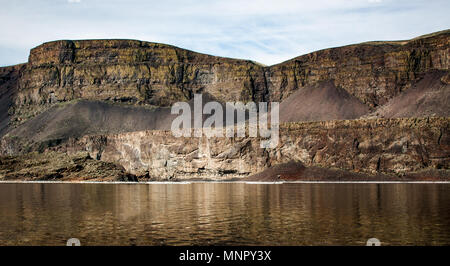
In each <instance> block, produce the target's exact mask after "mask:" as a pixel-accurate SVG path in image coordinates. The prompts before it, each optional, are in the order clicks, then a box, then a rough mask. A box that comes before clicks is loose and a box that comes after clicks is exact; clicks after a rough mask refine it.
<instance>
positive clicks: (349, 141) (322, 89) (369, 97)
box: [0, 30, 450, 179]
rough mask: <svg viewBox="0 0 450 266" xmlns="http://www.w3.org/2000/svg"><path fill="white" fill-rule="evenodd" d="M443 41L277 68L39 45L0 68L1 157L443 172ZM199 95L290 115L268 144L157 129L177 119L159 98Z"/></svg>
mask: <svg viewBox="0 0 450 266" xmlns="http://www.w3.org/2000/svg"><path fill="white" fill-rule="evenodd" d="M449 37H450V31H449V30H447V31H443V32H438V33H435V34H431V35H427V36H422V37H419V38H416V39H413V40H409V41H398V42H370V43H363V44H356V45H349V46H344V47H338V48H332V49H325V50H321V51H317V52H314V53H311V54H307V55H303V56H300V57H297V58H294V59H292V60H289V61H286V62H283V63H281V64H278V65H274V66H263V65H260V64H257V63H255V62H252V61H248V60H238V59H230V58H221V57H216V56H210V55H205V54H199V53H195V52H192V51H188V50H184V49H180V48H177V47H174V46H170V45H165V44H158V43H149V42H142V41H134V40H80V41H70V40H63V41H54V42H49V43H45V44H42V45H40V46H38V47H36V48H34V49H32V50H31V52H30V56H29V62H28V63H26V64H22V65H17V66H11V67H3V68H0V136H2V138H1V140H0V154H2V155H8V156H16V155H18V154H30V153H29V152H33V151H39V152H43V154H44V155H45V153H47V152H49V151H57V152H64V153H67V154H69V155H70V156H72V155H75V154H77V153H78V152H80V151H87V152H88V153H89V154H90V156H91V157H92V158H94V159H91V160H93V161H95V159H96V160H101V161H103V162H107V163H118V164H120V165H121V166H122V167H124V169H125V170H126V171H128V172H130V173H132V174H135V175H137V176H143V177H148V178H154V179H173V178H181V179H183V178H216V179H224V178H243V177H247V176H249V175H253V174H255V173H258V172H261V171H263V170H265V169H267V168H269V167H272V166H274V165H278V164H284V163H288V162H292V161H293V162H297V163H298V162H301V163H302V164H303V165H304V166H305V167H309V168H308V169H310V170H311V169H313V168H311V167H322V168H336V169H341V170H343V171H352V172H353V173H358V172H359V173H361V174H363V175H366V174H370V175H396V176H402V175H405V174H408V173H411V172H414V171H423V170H425V171H428V170H430V169H431V170H430V171H434V170H439V169H443V171H444V175H446V174H447V173H448V169H449V158H450V154H449V153H450V147H449V145H450V144H449V143H450V137H449V132H448V131H449V130H448V128H449V117H450V109H449V106H450V105H449V84H450V78H449V77H450V76H449V71H448V69H449V64H450V45H449ZM195 93H201V94H203V95H207V97H208V99H213V100H217V101H219V102H222V103H223V102H226V101H232V102H235V101H243V102H247V101H255V102H261V101H279V102H281V109H280V111H281V112H282V113H281V114H280V118H281V121H282V122H293V123H289V124H284V125H283V126H282V127H281V130H280V138H281V139H280V144H279V145H278V147H277V148H275V149H267V150H266V149H261V148H260V146H259V144H260V141H261V140H260V139H259V138H233V139H229V138H209V139H208V138H175V137H173V136H172V134H171V132H169V131H162V130H160V129H168V128H169V125H170V124H171V119H173V116H171V115H170V113H169V111H170V108H168V107H169V106H171V105H172V104H173V103H174V102H177V101H192V98H193V95H194V94H195ZM191 103H192V102H191ZM400 117H401V118H400ZM408 117H409V118H408ZM418 117H420V118H418ZM368 118H371V119H368ZM375 118H387V119H375ZM391 118H398V119H391ZM331 119H336V120H333V121H322V122H308V123H306V122H303V123H297V122H296V121H307V120H315V121H318V120H319V121H320V120H331ZM339 119H340V120H339ZM344 119H356V120H344ZM58 154H60V153H58ZM44 155H43V156H44ZM33 156H34V155H33ZM55 156H56V155H55ZM58 156H60V155H58ZM58 156H56V157H55V158H59V157H58ZM44 157H45V156H44ZM3 158H6V159H4V160H3V161H2V164H3V165H9V166H10V167H13V166H14V163H12V161H11V160H13V161H18V162H19V164H18V165H20V166H23V167H25V165H26V164H25V163H24V162H22V161H21V159H20V158H19V157H3ZM8 158H9V159H8ZM11 158H12V159H11ZM61 158H62V157H61ZM39 160H40V159H39ZM61 160H62V161H64V162H66V161H67V160H69V159H67V160H66V159H61ZM91 162H92V161H90V160H89V161H86V163H91ZM39 163H41V162H39ZM111 165H112V164H111ZM58 167H59V166H58ZM95 167H97V166H95ZM95 167H94V168H95ZM101 167H103V166H101ZM101 167H100V168H101ZM111 167H112V168H114V167H113V166H111ZM25 168H26V167H25ZM35 169H41V168H35ZM58 169H59V168H58ZM71 169H72V168H71ZM101 169H103V168H101ZM114 169H115V168H114ZM33 171H34V170H33ZM58 171H59V170H58ZM58 171H57V172H58ZM61 171H62V172H61V173H64V174H62V176H63V177H64V176H68V175H69V173H68V172H67V171H66V172H65V170H61ZM118 171H119V170H118ZM311 171H312V172H314V171H313V170H311ZM37 172H38V171H37ZM119 172H120V171H119ZM8 173H9V176H10V177H13V178H15V177H14V176H15V174H14V173H13V172H8ZM58 173H59V172H58ZM328 173H329V174H330V173H337V172H328ZM340 173H341V172H340ZM330 175H332V174H330ZM18 176H20V174H19V175H18ZM59 177H61V176H59ZM17 178H19V177H17ZM32 178H33V177H32ZM37 178H40V177H39V176H38V177H37ZM43 178H44V177H43ZM70 178H72V177H70ZM99 178H100V179H102V178H103V177H99Z"/></svg>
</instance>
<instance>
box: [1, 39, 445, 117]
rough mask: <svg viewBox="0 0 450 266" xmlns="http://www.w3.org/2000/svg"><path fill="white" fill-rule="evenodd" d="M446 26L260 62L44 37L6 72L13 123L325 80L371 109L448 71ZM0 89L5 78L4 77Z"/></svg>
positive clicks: (283, 93) (274, 91)
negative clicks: (95, 107) (91, 108)
mask: <svg viewBox="0 0 450 266" xmlns="http://www.w3.org/2000/svg"><path fill="white" fill-rule="evenodd" d="M449 36H450V32H449V31H444V32H439V33H436V34H431V35H428V36H423V37H420V38H416V39H413V40H410V41H398V42H370V43H363V44H356V45H349V46H344V47H339V48H332V49H326V50H321V51H317V52H313V53H310V54H307V55H303V56H299V57H297V58H294V59H291V60H289V61H286V62H283V63H280V64H277V65H274V66H267V67H266V66H262V65H260V64H257V63H254V62H252V61H249V60H239V59H230V58H222V57H216V56H210V55H205V54H200V53H196V52H192V51H188V50H184V49H181V48H178V47H174V46H170V45H165V44H159V43H150V42H142V41H135V40H80V41H70V40H62V41H54V42H48V43H44V44H42V45H40V46H38V47H36V48H33V49H32V50H31V52H30V56H29V62H28V63H27V64H26V65H25V66H24V67H22V68H21V69H20V71H19V70H18V71H15V72H14V73H12V72H11V74H10V76H11V77H14V79H15V82H14V84H9V85H8V86H9V87H14V88H15V90H16V94H15V95H14V97H13V103H14V104H13V106H12V108H11V109H10V114H11V117H12V119H11V120H12V124H20V123H22V122H23V121H25V120H27V119H28V118H30V117H34V116H35V115H36V114H39V113H41V112H42V111H44V110H46V109H47V108H48V107H49V106H52V105H54V104H56V103H58V102H65V101H70V100H73V99H88V100H103V101H104V100H107V101H112V102H120V103H128V104H137V105H156V106H170V105H172V104H173V103H174V102H177V101H186V100H190V99H192V98H193V94H194V93H206V92H207V93H209V94H210V95H212V96H213V97H214V98H216V99H217V100H219V101H223V102H225V101H244V102H246V101H251V100H252V101H282V100H284V99H285V98H287V97H288V96H290V95H291V94H292V93H293V92H294V91H296V90H299V89H301V88H303V87H305V86H308V85H313V84H316V83H318V82H321V81H331V82H332V83H333V84H334V86H336V87H338V88H342V89H344V90H345V91H347V92H348V93H349V94H350V95H351V96H354V97H356V99H358V100H359V101H360V102H361V103H363V104H365V105H367V107H368V108H372V109H374V108H375V107H377V106H380V105H383V104H385V103H386V102H387V101H388V100H389V99H391V98H392V97H394V96H396V95H398V94H399V93H401V92H403V91H405V90H407V89H408V88H409V87H410V86H411V85H412V84H413V83H414V82H416V81H417V80H418V79H420V78H421V77H423V75H425V73H426V72H428V71H432V70H443V71H448V68H449V64H450V45H449ZM1 69H2V71H0V73H2V80H1V81H0V87H2V90H3V87H4V86H6V85H5V81H7V80H10V78H9V77H8V76H7V75H3V72H7V71H4V70H3V68H1Z"/></svg>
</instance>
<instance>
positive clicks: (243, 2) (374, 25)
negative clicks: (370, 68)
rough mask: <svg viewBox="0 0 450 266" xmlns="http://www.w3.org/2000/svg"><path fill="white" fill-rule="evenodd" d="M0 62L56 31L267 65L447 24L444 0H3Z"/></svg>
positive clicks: (449, 6) (55, 36)
mask: <svg viewBox="0 0 450 266" xmlns="http://www.w3.org/2000/svg"><path fill="white" fill-rule="evenodd" d="M0 6H1V7H2V8H1V9H0V25H1V26H0V66H6V65H13V64H18V63H24V62H26V61H27V60H28V54H29V50H30V49H31V48H33V47H35V46H38V45H40V44H42V43H44V42H48V41H53V40H61V39H116V38H119V39H138V40H143V41H150V42H159V43H167V44H171V45H175V46H178V47H181V48H185V49H189V50H193V51H196V52H201V53H207V54H212V55H218V56H225V57H232V58H241V59H250V60H254V61H257V62H259V63H263V64H266V65H272V64H276V63H280V62H283V61H285V60H288V59H290V58H293V57H296V56H299V55H302V54H306V53H309V52H313V51H316V50H320V49H324V48H330V47H336V46H342V45H347V44H352V43H359V42H364V41H375V40H403V39H411V38H414V37H417V36H419V35H423V34H427V33H431V32H435V31H440V30H445V29H449V28H450V15H449V14H450V1H448V0H436V1H433V0H428V1H418V0H333V1H324V0H311V1H302V0H225V1H221V0H183V1H182V0H158V1H154V0H147V1H138V0H128V1H119V0H41V1H39V0H0Z"/></svg>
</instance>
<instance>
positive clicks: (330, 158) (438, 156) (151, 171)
mask: <svg viewBox="0 0 450 266" xmlns="http://www.w3.org/2000/svg"><path fill="white" fill-rule="evenodd" d="M449 126H450V120H449V119H447V118H423V119H416V118H414V119H405V118H404V119H371V120H341V121H327V122H307V123H292V124H284V125H282V127H281V130H280V144H279V145H278V147H277V148H275V149H262V148H260V141H261V139H260V138H250V137H245V138H206V137H203V138H183V137H181V138H176V137H174V136H172V133H171V132H170V131H140V132H130V133H122V134H114V135H108V136H105V135H103V136H86V137H83V138H81V139H72V140H71V141H69V142H68V143H66V144H65V145H63V146H59V147H57V148H51V149H56V150H58V151H64V152H67V153H69V154H72V153H77V152H79V151H87V152H89V154H90V155H91V157H93V158H98V159H100V160H104V161H107V162H117V163H118V164H120V165H121V166H123V167H124V168H125V169H126V170H127V171H129V172H131V173H133V174H137V175H139V176H143V175H146V174H148V175H149V176H150V177H155V178H158V179H171V178H214V179H224V178H232V177H237V178H239V177H245V176H248V175H251V174H255V173H258V172H260V171H262V170H264V169H266V168H268V167H271V166H274V165H277V164H280V163H287V162H290V161H298V162H302V163H304V164H305V165H306V166H323V167H332V168H340V169H344V170H349V171H354V172H362V173H367V174H377V173H383V174H396V175H403V174H406V173H409V172H413V171H418V170H422V169H426V168H437V169H448V168H449V164H450V160H449V155H450V152H449V151H450V146H449V143H450V135H449V132H448V128H449Z"/></svg>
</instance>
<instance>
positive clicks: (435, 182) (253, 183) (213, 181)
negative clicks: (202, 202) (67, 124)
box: [0, 180, 450, 185]
mask: <svg viewBox="0 0 450 266" xmlns="http://www.w3.org/2000/svg"><path fill="white" fill-rule="evenodd" d="M202 183H215V184H216V183H217V184H220V183H222V184H229V183H235V184H247V185H282V184H450V181H382V180H380V181H313V180H311V181H306V180H303V181H274V182H268V181H218V180H211V181H208V180H204V181H198V180H197V181H145V182H125V181H49V180H43V181H13V180H11V181H0V184H105V185H107V184H109V185H114V184H117V185H121V184H123V185H171V184H174V185H188V184H202Z"/></svg>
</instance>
